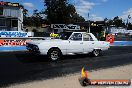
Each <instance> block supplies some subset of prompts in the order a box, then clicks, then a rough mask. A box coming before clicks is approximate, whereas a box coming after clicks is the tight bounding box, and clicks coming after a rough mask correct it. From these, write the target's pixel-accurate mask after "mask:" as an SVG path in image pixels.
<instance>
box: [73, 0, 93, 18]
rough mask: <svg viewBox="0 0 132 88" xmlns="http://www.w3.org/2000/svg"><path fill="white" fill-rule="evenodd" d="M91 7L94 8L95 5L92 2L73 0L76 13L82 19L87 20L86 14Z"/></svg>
mask: <svg viewBox="0 0 132 88" xmlns="http://www.w3.org/2000/svg"><path fill="white" fill-rule="evenodd" d="M93 6H95V3H93V2H89V1H86V0H75V8H76V11H77V13H78V14H80V15H81V16H83V17H84V18H87V15H88V12H89V11H90V9H92V8H93Z"/></svg>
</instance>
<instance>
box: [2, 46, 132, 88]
mask: <svg viewBox="0 0 132 88" xmlns="http://www.w3.org/2000/svg"><path fill="white" fill-rule="evenodd" d="M125 64H132V46H112V47H111V48H110V49H109V50H108V51H105V52H103V53H102V55H101V56H99V57H91V56H89V55H76V56H63V58H62V60H59V61H57V62H51V61H49V60H48V59H47V57H46V56H38V55H33V54H31V53H29V52H24V51H19V52H0V87H4V86H8V85H10V84H14V83H16V84H17V83H26V82H29V81H36V80H45V79H49V78H54V77H59V76H64V75H67V74H70V73H76V72H80V70H81V68H82V67H83V66H85V69H87V70H89V71H92V70H97V69H103V68H111V67H114V66H115V67H116V66H122V65H125Z"/></svg>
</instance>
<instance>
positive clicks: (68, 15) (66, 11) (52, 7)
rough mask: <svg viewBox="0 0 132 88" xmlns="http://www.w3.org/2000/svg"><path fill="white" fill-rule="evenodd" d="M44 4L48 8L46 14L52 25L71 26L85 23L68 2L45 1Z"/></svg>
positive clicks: (59, 0)
mask: <svg viewBox="0 0 132 88" xmlns="http://www.w3.org/2000/svg"><path fill="white" fill-rule="evenodd" d="M44 2H45V6H46V7H47V8H46V10H45V13H46V14H47V19H48V21H49V22H50V23H65V24H69V23H73V22H76V21H80V22H81V21H85V20H84V19H83V17H81V16H79V15H78V14H77V13H76V9H75V7H74V6H73V5H71V4H69V3H68V1H67V0H45V1H44Z"/></svg>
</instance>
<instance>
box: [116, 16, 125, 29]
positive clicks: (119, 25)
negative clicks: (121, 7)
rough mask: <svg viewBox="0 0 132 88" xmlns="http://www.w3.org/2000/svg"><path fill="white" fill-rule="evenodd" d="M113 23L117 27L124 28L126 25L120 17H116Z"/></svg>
mask: <svg viewBox="0 0 132 88" xmlns="http://www.w3.org/2000/svg"><path fill="white" fill-rule="evenodd" d="M113 22H114V24H115V26H116V27H124V26H125V24H124V23H123V21H122V18H119V17H118V16H116V17H114V19H113Z"/></svg>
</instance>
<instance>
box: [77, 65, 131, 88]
mask: <svg viewBox="0 0 132 88" xmlns="http://www.w3.org/2000/svg"><path fill="white" fill-rule="evenodd" d="M88 75H89V74H88V71H85V70H84V67H83V68H82V70H81V77H80V78H79V82H80V84H81V85H82V86H118V87H119V86H120V87H121V86H123V88H124V87H125V88H131V80H128V79H97V80H96V79H90V78H89V77H88ZM120 87H119V88H120Z"/></svg>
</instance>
